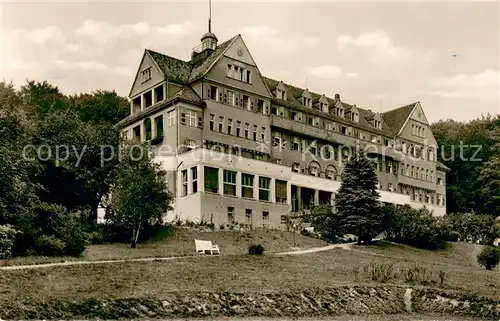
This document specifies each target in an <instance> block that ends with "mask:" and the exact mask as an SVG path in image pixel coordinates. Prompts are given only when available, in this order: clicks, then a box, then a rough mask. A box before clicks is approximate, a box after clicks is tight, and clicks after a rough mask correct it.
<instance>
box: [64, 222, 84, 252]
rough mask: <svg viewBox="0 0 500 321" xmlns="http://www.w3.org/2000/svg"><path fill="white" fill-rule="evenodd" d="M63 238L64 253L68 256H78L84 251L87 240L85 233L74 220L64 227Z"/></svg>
mask: <svg viewBox="0 0 500 321" xmlns="http://www.w3.org/2000/svg"><path fill="white" fill-rule="evenodd" d="M63 240H64V243H65V244H66V246H65V247H64V254H65V255H69V256H80V255H81V254H82V253H83V251H85V247H86V245H87V241H88V239H87V234H85V233H84V232H83V230H82V229H81V227H80V226H79V225H78V224H76V223H75V222H73V224H71V225H69V226H67V227H66V229H65V231H64V235H63Z"/></svg>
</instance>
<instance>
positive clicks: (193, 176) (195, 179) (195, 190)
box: [191, 167, 198, 194]
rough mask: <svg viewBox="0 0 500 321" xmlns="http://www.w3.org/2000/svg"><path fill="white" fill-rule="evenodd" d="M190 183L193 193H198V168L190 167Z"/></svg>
mask: <svg viewBox="0 0 500 321" xmlns="http://www.w3.org/2000/svg"><path fill="white" fill-rule="evenodd" d="M191 184H192V185H193V186H192V187H193V194H195V193H198V168H196V167H191Z"/></svg>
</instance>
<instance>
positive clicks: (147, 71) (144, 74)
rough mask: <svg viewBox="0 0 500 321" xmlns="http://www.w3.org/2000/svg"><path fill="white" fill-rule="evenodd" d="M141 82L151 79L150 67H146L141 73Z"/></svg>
mask: <svg viewBox="0 0 500 321" xmlns="http://www.w3.org/2000/svg"><path fill="white" fill-rule="evenodd" d="M141 78H142V82H145V81H148V80H149V79H151V67H150V66H147V67H146V68H145V69H144V70H143V71H141Z"/></svg>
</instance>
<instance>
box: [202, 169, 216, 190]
mask: <svg viewBox="0 0 500 321" xmlns="http://www.w3.org/2000/svg"><path fill="white" fill-rule="evenodd" d="M205 192H209V193H218V192H219V169H218V168H213V167H207V166H205Z"/></svg>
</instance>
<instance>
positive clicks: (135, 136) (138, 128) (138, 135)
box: [132, 125, 141, 141]
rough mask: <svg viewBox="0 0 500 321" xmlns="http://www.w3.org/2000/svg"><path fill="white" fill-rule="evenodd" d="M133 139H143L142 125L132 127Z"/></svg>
mask: <svg viewBox="0 0 500 321" xmlns="http://www.w3.org/2000/svg"><path fill="white" fill-rule="evenodd" d="M132 135H133V137H132V139H134V140H138V141H140V140H141V126H140V125H139V126H135V127H134V129H132Z"/></svg>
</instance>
